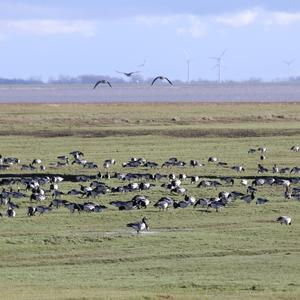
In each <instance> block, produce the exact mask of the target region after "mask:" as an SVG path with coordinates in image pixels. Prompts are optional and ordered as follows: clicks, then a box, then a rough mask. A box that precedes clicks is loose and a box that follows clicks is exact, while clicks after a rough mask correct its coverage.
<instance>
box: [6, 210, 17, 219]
mask: <svg viewBox="0 0 300 300" xmlns="http://www.w3.org/2000/svg"><path fill="white" fill-rule="evenodd" d="M6 215H7V216H8V217H9V218H14V217H15V216H16V212H15V211H14V210H13V208H11V207H9V208H8V210H7V211H6Z"/></svg>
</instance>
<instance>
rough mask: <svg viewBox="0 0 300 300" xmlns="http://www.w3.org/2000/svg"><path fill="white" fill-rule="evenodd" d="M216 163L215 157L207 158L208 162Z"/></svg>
mask: <svg viewBox="0 0 300 300" xmlns="http://www.w3.org/2000/svg"><path fill="white" fill-rule="evenodd" d="M217 161H218V158H217V157H214V156H211V157H209V158H208V162H217Z"/></svg>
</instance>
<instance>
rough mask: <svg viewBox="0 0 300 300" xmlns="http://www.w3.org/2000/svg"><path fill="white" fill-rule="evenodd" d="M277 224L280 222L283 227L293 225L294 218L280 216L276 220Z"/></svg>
mask: <svg viewBox="0 0 300 300" xmlns="http://www.w3.org/2000/svg"><path fill="white" fill-rule="evenodd" d="M276 222H279V223H280V224H281V225H282V224H285V225H292V218H291V217H289V216H280V217H278V218H277V219H276Z"/></svg>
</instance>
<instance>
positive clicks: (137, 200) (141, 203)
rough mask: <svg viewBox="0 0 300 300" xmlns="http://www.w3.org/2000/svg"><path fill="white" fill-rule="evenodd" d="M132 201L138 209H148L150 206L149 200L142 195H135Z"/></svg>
mask: <svg viewBox="0 0 300 300" xmlns="http://www.w3.org/2000/svg"><path fill="white" fill-rule="evenodd" d="M131 201H132V203H133V206H136V207H137V208H138V209H140V208H147V206H148V205H149V204H150V201H149V199H147V198H146V197H145V196H142V195H135V196H134V197H133V198H132V200H131Z"/></svg>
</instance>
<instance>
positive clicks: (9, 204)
mask: <svg viewBox="0 0 300 300" xmlns="http://www.w3.org/2000/svg"><path fill="white" fill-rule="evenodd" d="M7 207H8V208H11V209H14V208H20V206H19V205H18V204H15V203H14V202H12V201H11V200H10V198H9V199H8V201H7Z"/></svg>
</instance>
